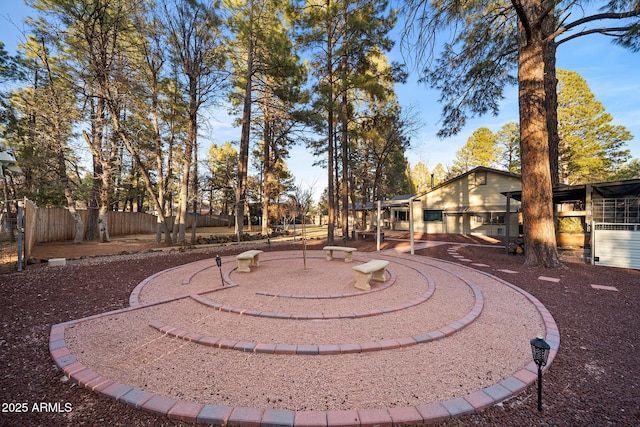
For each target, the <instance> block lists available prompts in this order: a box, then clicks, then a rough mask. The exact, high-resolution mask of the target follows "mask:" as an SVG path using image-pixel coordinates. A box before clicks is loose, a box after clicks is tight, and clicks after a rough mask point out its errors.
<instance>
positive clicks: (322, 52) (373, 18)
mask: <svg viewBox="0 0 640 427" xmlns="http://www.w3.org/2000/svg"><path fill="white" fill-rule="evenodd" d="M301 3H302V4H301V5H299V6H298V10H299V11H301V16H300V17H299V18H297V20H296V22H298V23H299V26H300V27H301V28H303V29H305V31H303V34H302V36H301V42H302V43H303V44H304V45H305V46H307V47H309V48H310V49H311V50H312V61H311V66H312V69H313V71H314V74H315V76H316V78H317V84H316V87H315V91H316V94H317V97H316V105H317V109H318V110H319V111H322V115H323V117H322V124H321V126H322V128H319V130H320V132H321V133H322V134H323V135H326V138H325V139H323V140H322V141H321V146H318V147H315V148H316V153H317V154H324V153H326V156H327V173H328V180H327V181H328V187H329V191H328V222H329V223H328V229H327V235H328V236H327V237H328V241H329V242H330V243H331V242H333V239H334V224H335V218H336V213H337V210H338V208H339V206H340V203H339V201H340V200H342V209H343V210H342V213H343V221H342V227H343V230H342V231H343V233H348V227H347V222H346V217H347V212H346V209H347V205H348V194H349V192H350V191H349V189H348V183H349V181H350V179H349V176H350V175H351V174H350V173H349V167H350V158H351V155H352V151H351V150H350V141H349V139H350V132H351V129H353V126H352V122H353V117H354V115H353V114H354V112H355V107H354V104H353V102H354V99H355V96H356V95H355V92H356V91H361V92H369V93H370V94H373V93H376V92H378V93H380V92H383V91H384V90H385V89H384V88H383V87H384V85H380V84H379V80H378V79H377V78H376V76H377V77H380V75H379V74H378V73H377V72H376V71H380V70H381V69H382V68H381V67H379V63H378V59H379V58H380V56H381V55H382V54H383V52H385V51H387V50H389V49H390V48H391V43H390V40H389V38H388V32H389V31H390V30H391V28H392V25H393V23H394V22H395V11H392V10H390V9H389V8H388V7H387V3H386V2H384V1H383V2H375V1H372V0H353V1H350V0H324V1H316V0H307V1H305V2H301ZM385 62H386V60H385ZM338 132H340V133H338ZM337 137H339V138H337ZM340 160H341V162H340ZM338 165H340V166H338ZM340 172H341V174H340ZM340 178H341V179H340ZM340 182H341V184H342V186H339V185H338V184H340ZM338 188H340V190H341V191H340V193H338V191H336V190H337V189H338ZM338 195H340V196H341V197H338Z"/></svg>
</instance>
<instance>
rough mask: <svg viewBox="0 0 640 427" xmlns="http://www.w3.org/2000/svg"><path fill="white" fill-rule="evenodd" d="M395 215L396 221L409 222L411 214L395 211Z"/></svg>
mask: <svg viewBox="0 0 640 427" xmlns="http://www.w3.org/2000/svg"><path fill="white" fill-rule="evenodd" d="M394 215H395V217H396V221H409V212H407V211H395V212H394Z"/></svg>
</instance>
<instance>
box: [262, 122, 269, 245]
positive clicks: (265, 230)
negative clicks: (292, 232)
mask: <svg viewBox="0 0 640 427" xmlns="http://www.w3.org/2000/svg"><path fill="white" fill-rule="evenodd" d="M263 140H264V141H263V144H264V146H263V154H262V157H263V160H262V235H263V236H266V235H268V234H269V192H270V191H271V189H270V184H269V183H270V180H271V126H270V124H269V118H268V117H266V115H265V119H264V134H263Z"/></svg>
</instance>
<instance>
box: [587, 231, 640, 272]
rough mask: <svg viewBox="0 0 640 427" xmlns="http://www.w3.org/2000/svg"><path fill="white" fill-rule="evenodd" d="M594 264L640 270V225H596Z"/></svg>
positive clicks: (594, 233)
mask: <svg viewBox="0 0 640 427" xmlns="http://www.w3.org/2000/svg"><path fill="white" fill-rule="evenodd" d="M592 250H593V258H592V259H593V264H595V265H605V266H609V267H624V268H634V269H638V270H640V224H628V223H627V224H618V223H602V222H600V223H594V224H593V247H592Z"/></svg>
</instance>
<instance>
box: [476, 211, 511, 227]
mask: <svg viewBox="0 0 640 427" xmlns="http://www.w3.org/2000/svg"><path fill="white" fill-rule="evenodd" d="M476 217H477V218H476V222H478V223H480V222H482V224H483V225H490V224H494V225H495V224H502V225H504V223H505V217H506V214H505V213H504V212H481V213H479V214H477V215H476Z"/></svg>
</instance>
